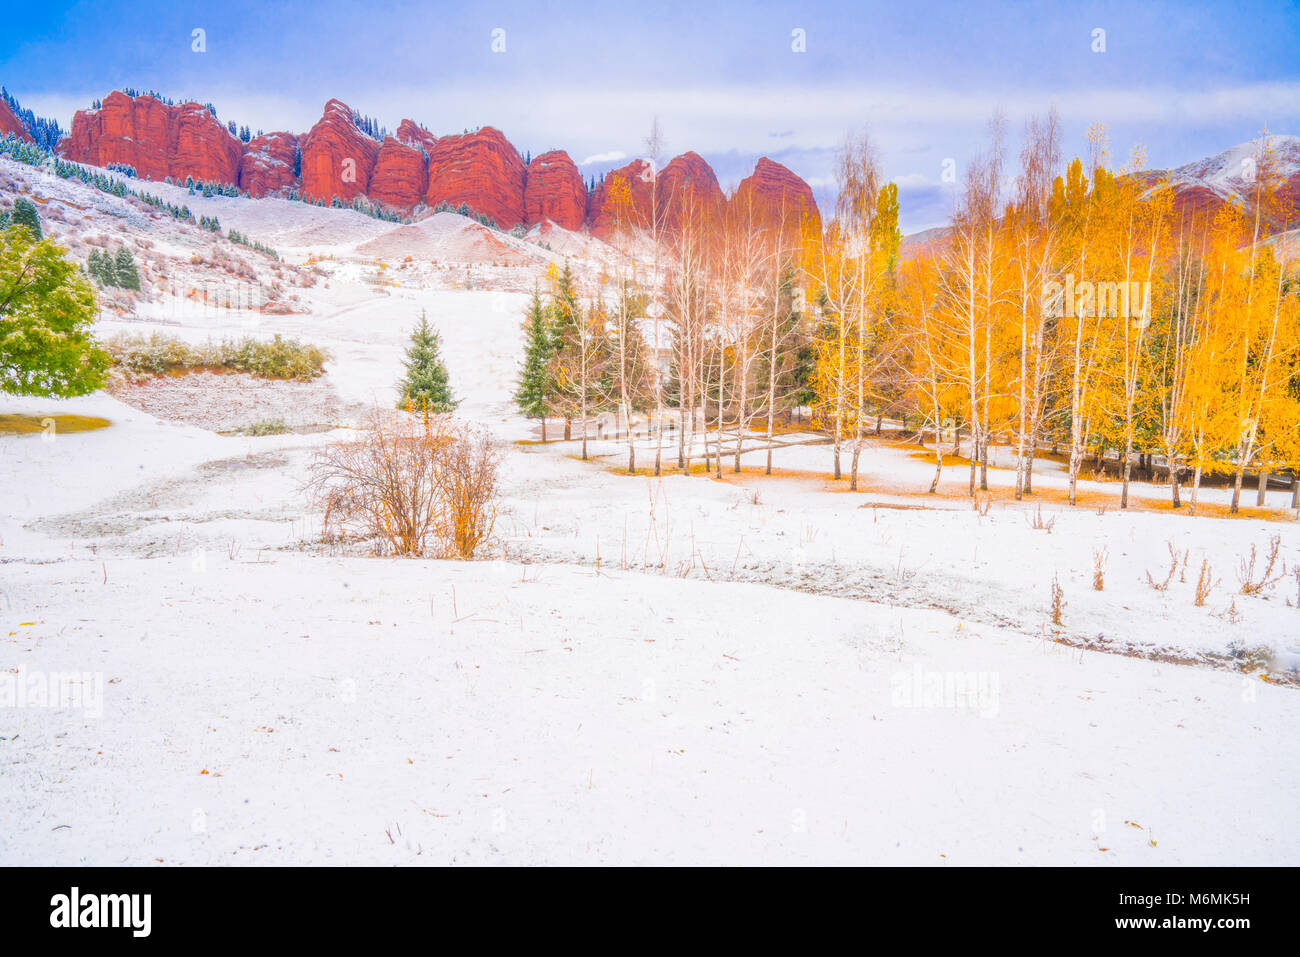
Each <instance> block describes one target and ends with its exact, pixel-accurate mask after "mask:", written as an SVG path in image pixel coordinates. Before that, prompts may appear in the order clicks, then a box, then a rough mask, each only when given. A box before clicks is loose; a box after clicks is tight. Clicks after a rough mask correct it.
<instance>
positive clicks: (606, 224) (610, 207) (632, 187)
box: [587, 159, 654, 239]
mask: <svg viewBox="0 0 1300 957" xmlns="http://www.w3.org/2000/svg"><path fill="white" fill-rule="evenodd" d="M653 180H654V176H653V174H652V173H651V167H650V164H649V163H648V162H647V161H646V160H643V159H634V160H633V161H632V162H630V163H628V164H627V165H626V166H621V167H619V168H618V169H615V170H610V171H609V172H608V173H606V174H605V178H604V179H603V180H602V181H601V183H600V184H599V185H598V186H597V187H596V189H595V190H594V191H593V192H592V194H591V195H590V196H589V197H588V200H587V222H588V223H589V224H590V226H591V234H592V235H593V236H598V237H600V238H601V239H605V238H608V237H609V236H611V235H613V233H614V230H615V227H616V225H617V221H618V218H619V213H618V210H617V209H616V203H615V197H614V195H613V194H615V193H616V192H620V191H621V190H619V191H616V190H615V189H614V185H615V183H626V184H627V195H628V196H629V197H630V199H631V202H630V205H629V207H628V209H627V210H626V221H627V225H630V226H633V227H634V228H641V229H646V228H649V226H650V221H651V217H650V197H651V193H652V184H653Z"/></svg>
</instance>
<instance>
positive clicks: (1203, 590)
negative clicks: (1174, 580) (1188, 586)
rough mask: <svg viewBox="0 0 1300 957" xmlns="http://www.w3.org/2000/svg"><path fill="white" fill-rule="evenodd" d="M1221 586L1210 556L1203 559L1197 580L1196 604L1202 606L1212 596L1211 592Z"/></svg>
mask: <svg viewBox="0 0 1300 957" xmlns="http://www.w3.org/2000/svg"><path fill="white" fill-rule="evenodd" d="M1217 587H1219V582H1218V581H1217V580H1216V579H1215V577H1214V569H1212V568H1211V567H1210V560H1209V559H1208V558H1205V559H1202V560H1201V575H1200V577H1199V578H1197V580H1196V601H1195V605H1196V607H1197V608H1200V607H1201V606H1202V605H1204V604H1205V600H1206V599H1207V598H1209V597H1210V592H1212V591H1214V589H1216V588H1217Z"/></svg>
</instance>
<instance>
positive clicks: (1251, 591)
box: [1237, 535, 1286, 595]
mask: <svg viewBox="0 0 1300 957" xmlns="http://www.w3.org/2000/svg"><path fill="white" fill-rule="evenodd" d="M1281 549H1282V536H1281V535H1274V536H1273V537H1272V538H1270V539H1269V540H1268V559H1267V561H1266V563H1265V565H1264V569H1263V571H1261V572H1260V573H1259V576H1258V577H1256V575H1255V562H1256V560H1257V558H1258V556H1257V554H1256V548H1255V546H1254V545H1251V546H1250V558H1248V559H1247V558H1242V559H1240V560H1239V561H1238V563H1237V581H1239V582H1241V593H1242V594H1243V595H1258V594H1259V593H1260V592H1262V591H1264V590H1265V589H1266V588H1272V587H1273V585H1275V584H1276V583H1277V582H1278V581H1279V580H1281V578H1282V576H1283V575H1285V574H1286V567H1285V565H1283V568H1282V570H1281V571H1279V572H1278V573H1277V574H1276V575H1275V574H1273V570H1274V569H1275V568H1276V567H1277V558H1278V553H1279V552H1280V551H1281Z"/></svg>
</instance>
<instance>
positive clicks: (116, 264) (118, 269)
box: [113, 246, 140, 290]
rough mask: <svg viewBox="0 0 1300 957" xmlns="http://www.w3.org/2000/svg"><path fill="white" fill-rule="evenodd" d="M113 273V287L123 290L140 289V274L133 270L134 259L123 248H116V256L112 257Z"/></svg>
mask: <svg viewBox="0 0 1300 957" xmlns="http://www.w3.org/2000/svg"><path fill="white" fill-rule="evenodd" d="M113 273H114V278H115V279H116V282H115V283H114V285H116V286H121V287H122V288H123V289H137V290H138V289H139V288H140V274H139V273H138V272H137V271H136V268H135V258H134V257H133V256H132V255H131V250H129V249H127V248H126V247H125V246H119V247H117V255H116V256H114V257H113Z"/></svg>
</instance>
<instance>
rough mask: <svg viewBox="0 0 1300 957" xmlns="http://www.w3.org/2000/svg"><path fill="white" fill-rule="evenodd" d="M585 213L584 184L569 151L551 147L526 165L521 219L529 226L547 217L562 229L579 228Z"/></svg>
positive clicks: (585, 197)
mask: <svg viewBox="0 0 1300 957" xmlns="http://www.w3.org/2000/svg"><path fill="white" fill-rule="evenodd" d="M586 215H587V187H586V185H584V183H583V182H582V175H581V174H580V173H579V172H578V167H577V166H575V165H574V162H573V160H572V159H570V158H569V154H568V153H566V152H564V151H563V150H551V151H550V152H549V153H543V154H542V155H541V156H536V157H534V158H533V161H532V162H531V163H529V164H528V172H527V176H526V181H525V184H524V219H525V221H526V222H527V223H528V224H529V225H530V226H531V225H532V224H534V223H540V222H541V221H542V220H543V219H549V220H550V221H551V222H553V223H555V225H557V226H563V227H564V228H565V229H575V230H576V229H581V228H582V221H583V220H584V219H585V218H586Z"/></svg>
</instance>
